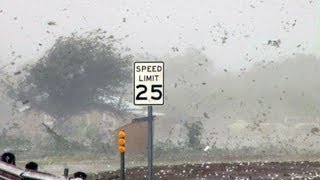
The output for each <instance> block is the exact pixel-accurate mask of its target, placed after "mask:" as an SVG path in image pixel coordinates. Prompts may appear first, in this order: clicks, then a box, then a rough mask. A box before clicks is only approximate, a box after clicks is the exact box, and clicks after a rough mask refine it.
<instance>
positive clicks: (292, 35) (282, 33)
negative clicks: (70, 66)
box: [0, 0, 320, 71]
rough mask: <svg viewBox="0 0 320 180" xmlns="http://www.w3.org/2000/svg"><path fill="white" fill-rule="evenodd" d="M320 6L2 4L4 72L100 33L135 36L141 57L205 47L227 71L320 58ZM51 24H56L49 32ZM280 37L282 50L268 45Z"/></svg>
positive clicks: (164, 1) (289, 0)
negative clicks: (76, 35) (59, 41)
mask: <svg viewBox="0 0 320 180" xmlns="http://www.w3.org/2000/svg"><path fill="white" fill-rule="evenodd" d="M319 2H320V1H319V0H311V1H309V0H223V1H221V0H219V1H218V0H201V1H200V0H134V1H132V0H28V1H26V0H0V22H1V31H0V66H1V65H4V64H6V63H7V62H9V61H11V60H13V59H14V57H16V56H18V55H21V58H19V59H18V60H17V63H18V64H19V63H26V62H29V61H35V60H37V59H38V58H39V57H40V56H41V55H43V53H44V52H45V50H47V49H48V48H50V47H51V46H52V45H53V43H54V40H55V39H56V38H57V37H59V36H61V35H68V34H70V33H71V32H75V31H88V30H92V29H97V28H101V29H103V30H107V31H108V32H110V33H111V34H114V35H115V36H116V37H124V36H125V35H129V37H128V38H126V40H125V41H124V43H125V45H127V46H128V47H130V48H131V49H132V52H133V53H143V54H144V53H150V54H153V55H156V56H159V57H163V56H165V55H179V54H180V53H183V51H184V49H185V48H188V47H194V48H200V49H203V52H204V53H205V54H206V55H207V56H208V57H209V58H211V59H213V60H214V61H215V64H216V66H217V67H218V70H221V71H222V70H223V69H224V68H229V69H234V70H237V69H239V68H241V67H246V66H248V64H250V63H251V64H252V63H253V62H254V61H259V60H263V59H265V60H275V59H279V58H281V57H287V56H292V54H293V53H305V54H314V55H318V56H319V55H320V54H319V52H320V42H319V41H320V30H319V29H320V27H319V26H320V18H319V17H320V15H319V14H320V6H319V4H320V3H319ZM317 10H318V11H317ZM49 21H54V22H56V25H54V26H49V25H48V22H49ZM223 39H224V40H223ZM278 39H280V40H281V44H280V47H279V48H276V47H273V46H270V45H267V43H268V40H278ZM223 41H225V43H223ZM39 43H41V44H42V46H39ZM299 45H301V46H299ZM297 46H298V47H297ZM172 47H178V48H179V52H173V51H172ZM12 51H15V54H14V55H12ZM317 52H318V54H316V53H317ZM247 53H248V54H247ZM248 59H253V61H251V62H249V61H248Z"/></svg>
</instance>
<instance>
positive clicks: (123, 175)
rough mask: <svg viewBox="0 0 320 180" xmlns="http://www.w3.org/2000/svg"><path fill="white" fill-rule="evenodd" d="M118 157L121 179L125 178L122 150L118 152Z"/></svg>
mask: <svg viewBox="0 0 320 180" xmlns="http://www.w3.org/2000/svg"><path fill="white" fill-rule="evenodd" d="M120 158H121V164H120V171H121V180H125V166H124V152H123V153H121V154H120Z"/></svg>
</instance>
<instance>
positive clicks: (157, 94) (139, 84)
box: [134, 61, 164, 105]
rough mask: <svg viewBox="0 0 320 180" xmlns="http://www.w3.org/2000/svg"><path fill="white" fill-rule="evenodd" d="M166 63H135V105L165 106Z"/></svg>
mask: <svg viewBox="0 0 320 180" xmlns="http://www.w3.org/2000/svg"><path fill="white" fill-rule="evenodd" d="M163 86H164V63H163V62H159V61H150V62H135V63H134V104H135V105H163V104H164V98H163V97H164V92H163V88H164V87H163Z"/></svg>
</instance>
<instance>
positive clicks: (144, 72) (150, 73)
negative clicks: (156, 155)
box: [133, 61, 164, 180]
mask: <svg viewBox="0 0 320 180" xmlns="http://www.w3.org/2000/svg"><path fill="white" fill-rule="evenodd" d="M163 90H164V62H159V61H150V62H135V63H134V88H133V92H134V93H133V94H134V99H133V101H134V104H135V105H144V106H148V179H149V180H152V179H153V115H152V105H163V104H164V92H163Z"/></svg>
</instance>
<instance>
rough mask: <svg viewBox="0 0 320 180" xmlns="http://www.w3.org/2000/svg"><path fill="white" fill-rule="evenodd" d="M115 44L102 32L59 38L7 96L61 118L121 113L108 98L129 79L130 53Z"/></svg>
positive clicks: (62, 119) (115, 40)
mask: <svg viewBox="0 0 320 180" xmlns="http://www.w3.org/2000/svg"><path fill="white" fill-rule="evenodd" d="M119 43H120V42H119V40H118V39H115V38H114V37H113V36H108V35H107V34H106V32H105V31H102V30H97V31H92V32H88V33H85V34H82V35H79V34H75V33H74V34H72V35H71V36H68V37H60V38H58V39H57V40H56V42H55V44H54V45H53V47H52V48H51V49H50V50H48V51H47V53H46V54H45V55H44V56H43V57H42V58H40V59H39V60H38V61H37V62H36V64H34V65H31V66H30V67H28V69H26V72H25V74H26V76H25V78H24V79H23V80H22V81H21V82H20V83H19V85H18V87H17V88H15V89H13V90H12V91H10V93H9V95H10V96H11V97H12V98H13V99H15V100H17V101H22V102H26V103H29V105H30V106H31V108H32V109H33V110H38V111H42V112H45V113H46V114H48V115H50V116H51V117H54V118H56V119H57V120H58V121H60V122H63V121H65V120H66V119H68V118H69V117H71V116H73V115H77V114H80V113H84V112H88V111H90V110H92V109H103V110H106V111H110V112H120V111H118V109H117V106H115V104H114V103H115V102H113V101H111V100H112V97H114V96H118V97H119V96H120V95H121V93H122V89H121V88H122V87H124V86H125V85H126V84H127V83H128V82H131V69H130V67H131V66H130V65H131V59H132V56H130V55H125V54H124V53H123V52H122V51H121V50H120V49H119V48H118V47H117V46H118V44H119ZM107 100H108V101H107Z"/></svg>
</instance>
